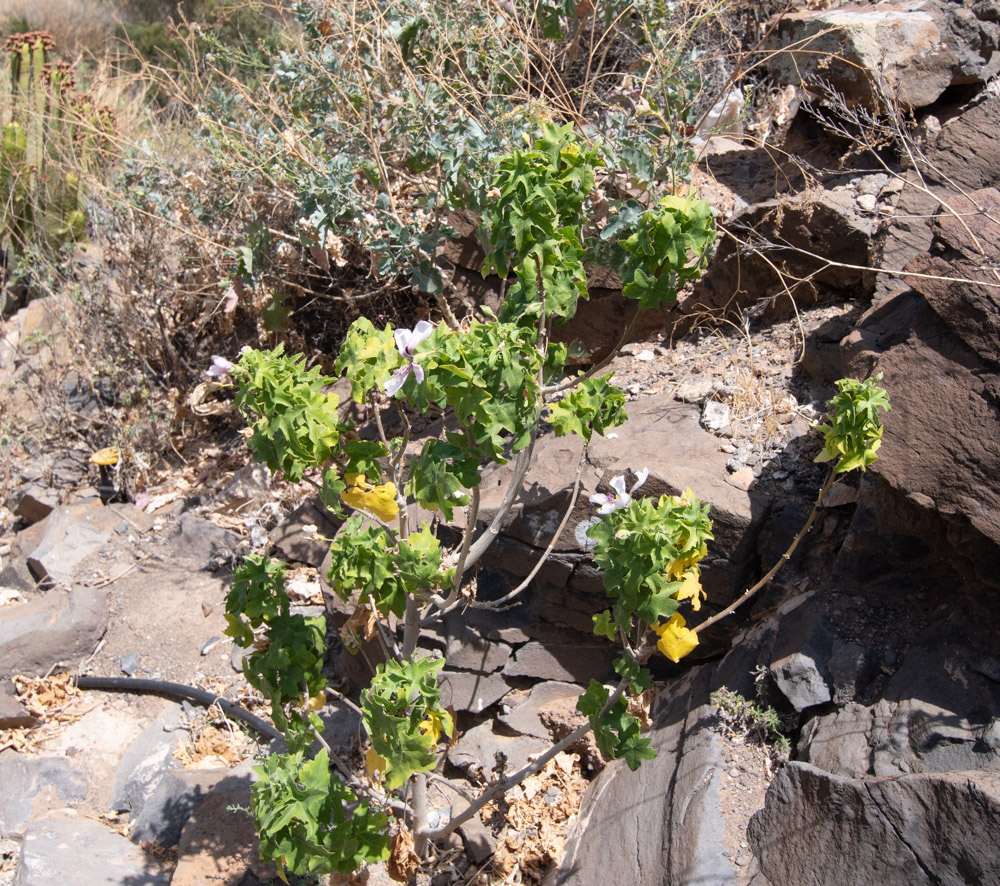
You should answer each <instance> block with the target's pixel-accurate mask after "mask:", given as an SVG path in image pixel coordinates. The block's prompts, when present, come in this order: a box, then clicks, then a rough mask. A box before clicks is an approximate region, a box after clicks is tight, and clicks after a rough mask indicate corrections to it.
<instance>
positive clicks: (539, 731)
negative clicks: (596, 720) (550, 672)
mask: <svg viewBox="0 0 1000 886" xmlns="http://www.w3.org/2000/svg"><path fill="white" fill-rule="evenodd" d="M580 695H581V690H580V687H579V686H576V685H575V684H573V683H560V682H551V683H539V684H538V685H537V686H534V687H532V689H531V692H529V693H528V697H527V698H526V699H525V700H524V701H522V702H521V703H520V704H519V705H518V706H517V707H516V708H514V709H513V710H512V711H511V712H510V713H509V714H504V715H503V716H502V717H500V718H499V720H500V722H501V723H503V725H504V726H506V727H507V728H508V729H512V730H513V731H514V732H517V733H518V734H519V735H528V736H531V737H533V738H539V739H542V740H543V741H548V740H550V739H552V738H553V737H554V736H553V734H552V729H551V728H550V725H551V724H552V722H553V719H555V718H558V719H560V720H563V721H565V722H567V723H569V722H570V721H572V720H579V722H574V723H573V725H572V728H576V726H579V725H580V723H582V722H583V719H584V718H583V714H581V713H579V711H577V710H576V702H577V699H579V697H580ZM567 731H572V730H571V729H570V730H567Z"/></svg>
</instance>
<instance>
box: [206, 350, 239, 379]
mask: <svg viewBox="0 0 1000 886" xmlns="http://www.w3.org/2000/svg"><path fill="white" fill-rule="evenodd" d="M235 368H236V366H235V364H233V363H230V362H229V361H228V360H227V359H226V358H225V357H220V356H219V355H218V354H212V365H211V367H210V368H209V369H206V370H205V375H207V376H209V377H210V378H218V377H219V376H221V375H228V374H229V373H230V372H232V371H233V370H234V369H235Z"/></svg>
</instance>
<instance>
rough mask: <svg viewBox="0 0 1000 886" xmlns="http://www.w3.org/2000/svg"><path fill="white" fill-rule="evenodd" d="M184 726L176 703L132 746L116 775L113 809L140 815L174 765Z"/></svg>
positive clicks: (112, 798)
mask: <svg viewBox="0 0 1000 886" xmlns="http://www.w3.org/2000/svg"><path fill="white" fill-rule="evenodd" d="M180 725H181V706H180V705H179V704H175V705H172V706H171V709H170V710H168V711H167V712H166V713H164V714H163V715H162V716H159V717H157V718H156V719H155V720H154V721H153V722H152V723H150V724H149V726H147V727H146V728H145V729H144V730H143V731H142V733H141V734H140V735H139V737H138V738H137V739H136V740H135V741H133V742H132V744H131V745H129V747H128V750H127V751H125V754H124V756H122V759H121V762H120V763H119V764H118V769H117V770H116V772H115V784H114V787H113V789H112V791H111V801H110V805H111V808H112V809H114V810H116V811H118V812H131V813H132V817H133V818H135V817H136V816H138V815H139V813H140V812H141V811H142V807H143V805H144V804H145V802H146V799H147V798H148V797H149V796H150V794H152V793H153V791H155V790H156V787H157V785H158V784H159V783H160V781H161V780H162V779H163V777H164V776H165V775H166V773H167V770H168V769H169V768H171V766H172V765H174V751H175V750H176V749H177V742H178V740H179V739H180V733H179V732H177V731H176V730H177V729H178V727H179V726H180Z"/></svg>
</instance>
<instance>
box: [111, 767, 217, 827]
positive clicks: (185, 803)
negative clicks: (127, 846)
mask: <svg viewBox="0 0 1000 886" xmlns="http://www.w3.org/2000/svg"><path fill="white" fill-rule="evenodd" d="M231 775H232V770H231V769H171V770H169V771H168V772H165V773H164V774H163V777H162V778H161V779H160V780H159V781H158V782H157V784H156V787H155V789H154V790H153V792H152V793H151V794H150V795H149V796H148V797H146V798H145V801H144V802H143V804H142V808H141V809H140V810H139V811H138V813H135V814H133V815H132V818H131V822H132V827H131V829H130V831H129V838H130V839H131V840H132V842H133V843H139V844H141V843H142V842H143V841H144V840H152V841H154V842H156V843H159V844H160V845H161V846H176V845H177V843H178V842H179V841H180V838H181V833H182V832H183V829H184V825H186V824H187V822H188V819H189V818H190V817H191V814H192V813H193V812H194V810H195V809H196V808H197V807H198V805H199V804H200V803H201V801H202V800H204V799H205V798H206V797H207V796H208V793H209V792H210V790H211V789H212V787H214V786H215V785H216V784H218V783H219V782H220V781H222V779H224V778H228V777H229V776H231Z"/></svg>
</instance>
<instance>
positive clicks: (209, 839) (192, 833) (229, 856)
mask: <svg viewBox="0 0 1000 886" xmlns="http://www.w3.org/2000/svg"><path fill="white" fill-rule="evenodd" d="M250 783H251V782H250V776H249V775H240V776H236V775H234V776H230V777H229V778H224V779H223V780H222V781H220V782H219V783H218V784H217V785H216V786H215V788H214V790H213V791H212V793H211V794H209V795H208V796H207V797H206V798H205V799H204V800H202V802H201V803H200V804H199V805H198V808H197V809H195V811H194V814H193V815H192V816H191V818H190V820H189V821H188V823H187V824H186V825H185V826H184V831H183V833H182V834H181V840H180V845H179V846H178V849H177V852H178V860H177V868H176V870H175V871H174V876H173V879H172V880H171V881H170V883H171V886H205V884H208V883H211V884H212V886H240V884H242V883H245V882H246V883H253V882H256V881H255V880H254V879H250V878H251V877H257V878H260V879H265V878H267V879H270V878H273V877H276V871H275V868H274V866H273V865H265V864H264V863H263V862H262V861H261V860H260V841H259V840H258V838H257V831H256V829H255V828H254V823H253V819H252V818H251V817H250V815H249V814H248V813H246V812H245V811H243V810H241V809H237V808H236V807H238V806H242V807H245V808H249V806H250ZM245 878H246V879H245Z"/></svg>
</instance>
